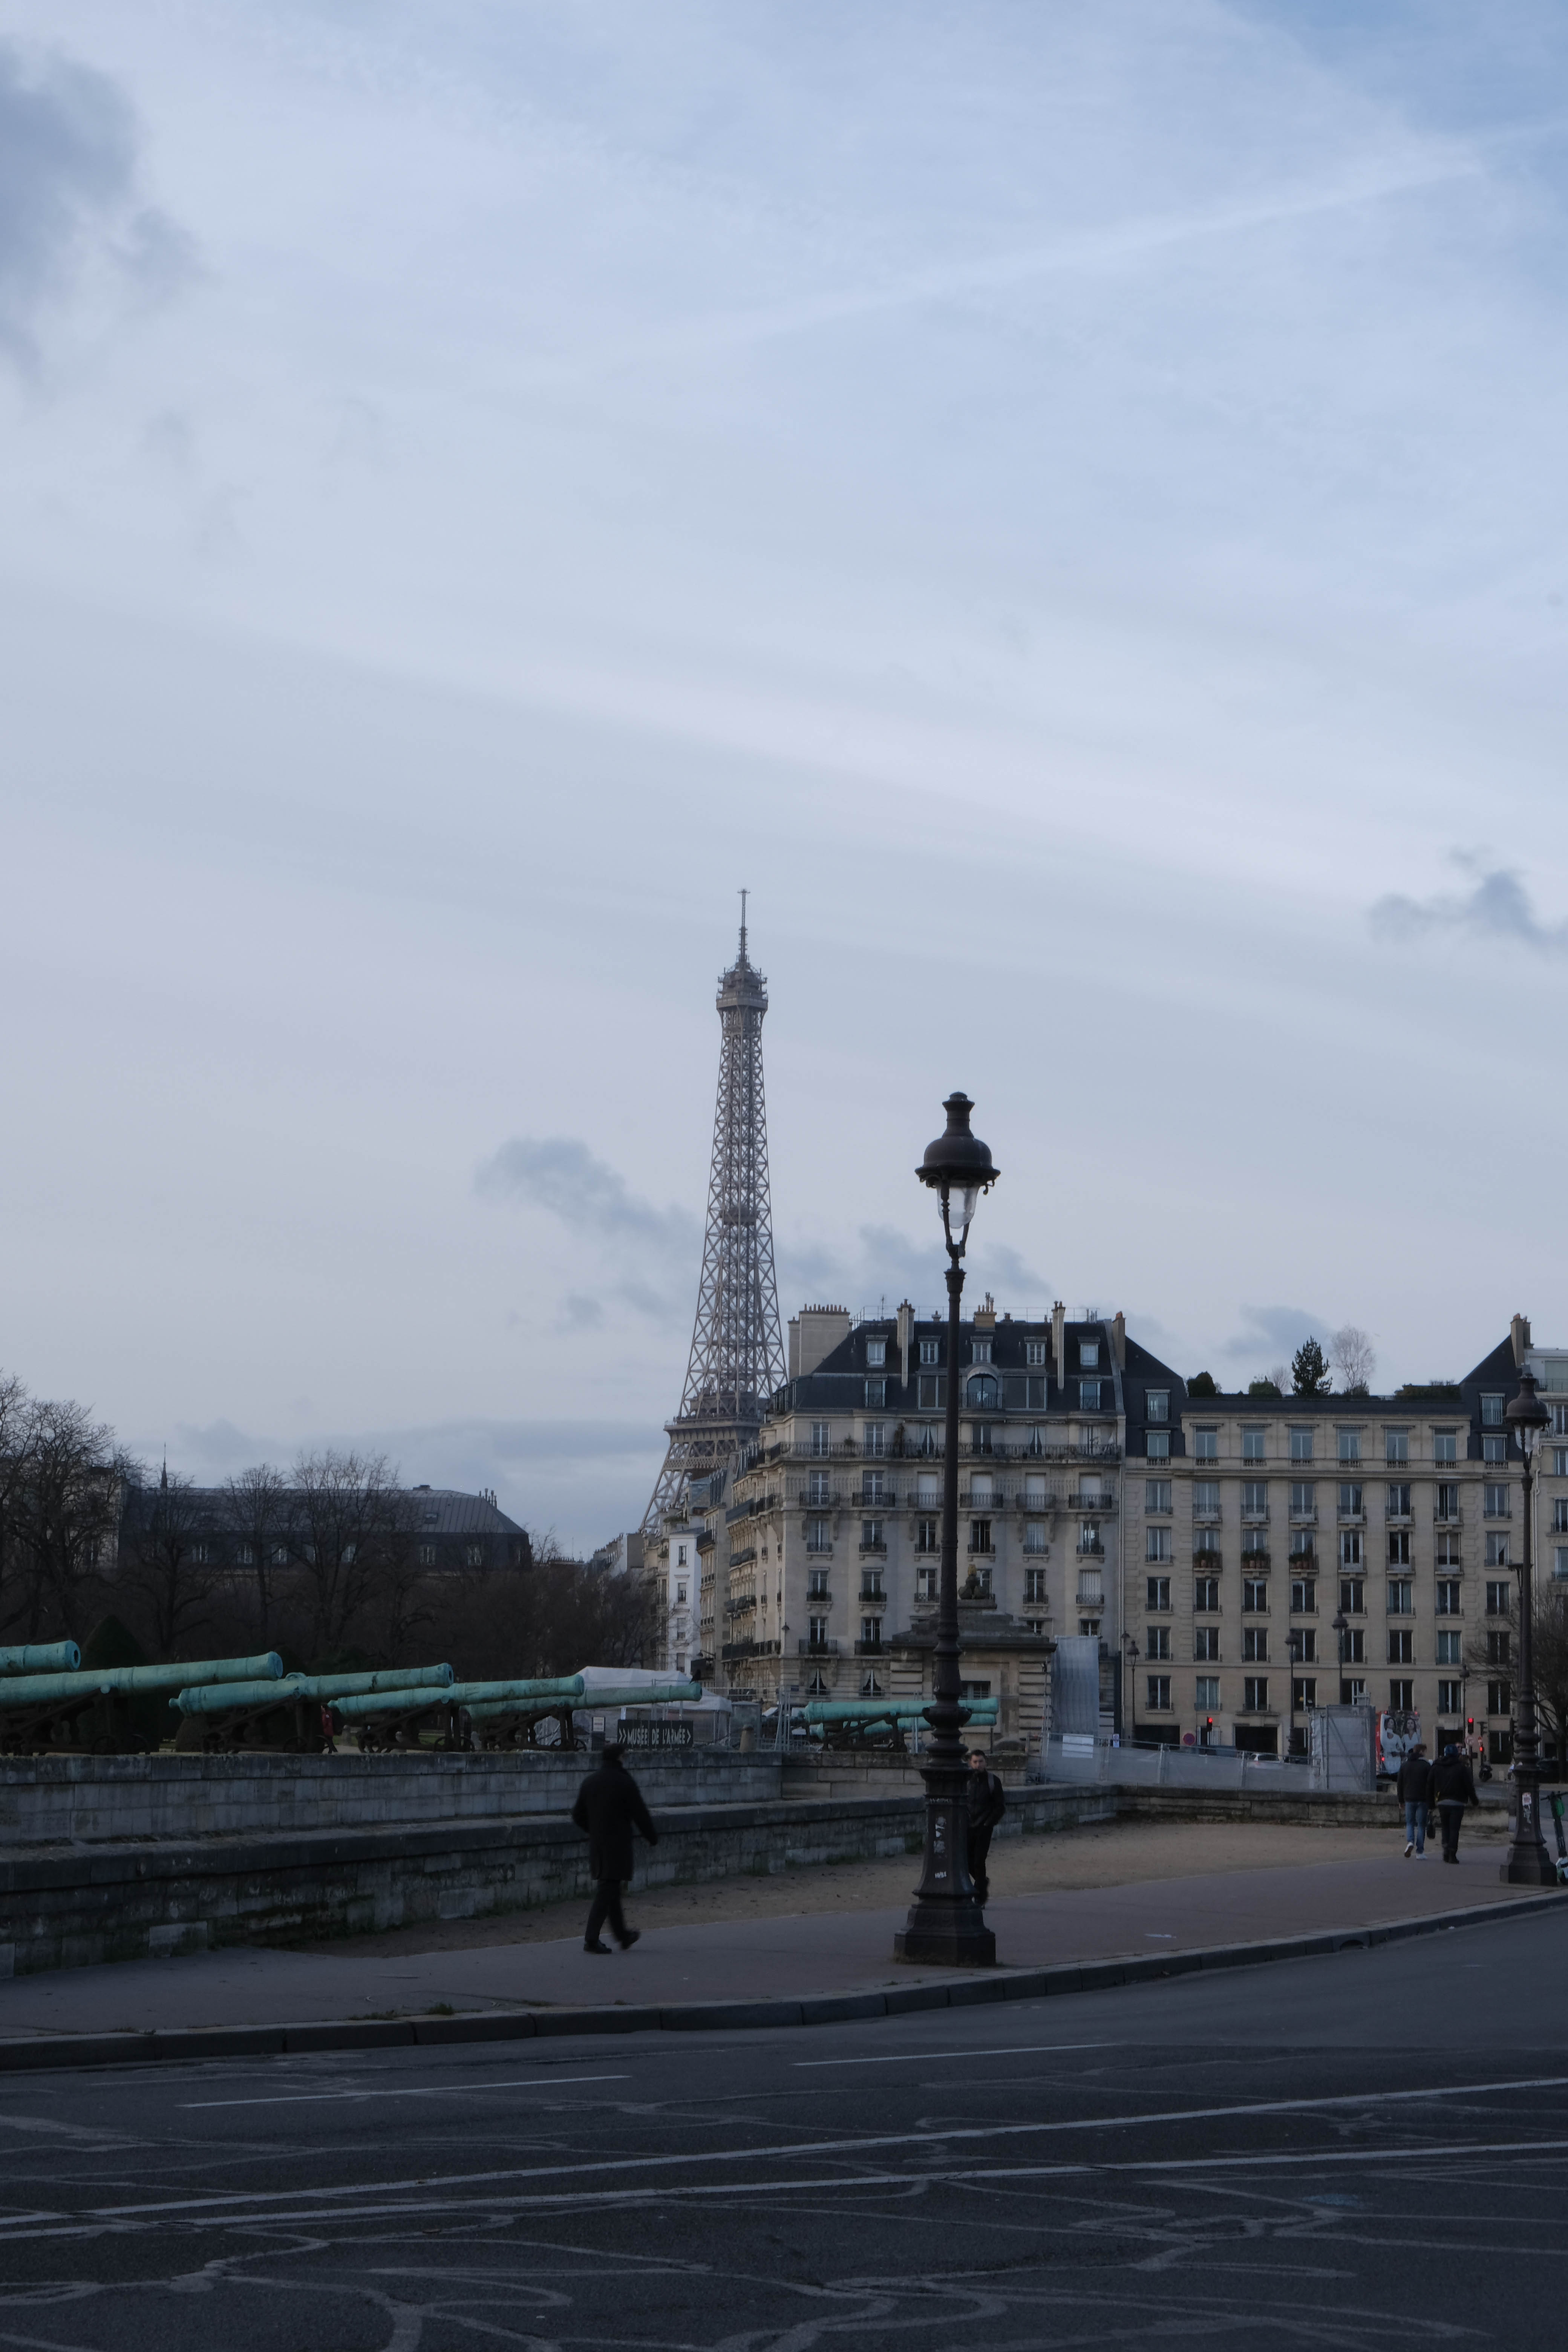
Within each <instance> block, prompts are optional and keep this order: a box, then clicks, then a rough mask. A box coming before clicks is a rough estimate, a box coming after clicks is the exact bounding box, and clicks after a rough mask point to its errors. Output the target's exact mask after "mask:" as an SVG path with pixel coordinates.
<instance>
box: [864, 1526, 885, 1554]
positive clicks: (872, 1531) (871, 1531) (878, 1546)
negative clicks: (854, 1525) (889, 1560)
mask: <svg viewBox="0 0 1568 2352" xmlns="http://www.w3.org/2000/svg"><path fill="white" fill-rule="evenodd" d="M860 1549H861V1550H862V1551H886V1550H887V1549H888V1523H887V1521H886V1519H862V1520H861V1522H860Z"/></svg>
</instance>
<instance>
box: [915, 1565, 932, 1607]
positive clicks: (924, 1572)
mask: <svg viewBox="0 0 1568 2352" xmlns="http://www.w3.org/2000/svg"><path fill="white" fill-rule="evenodd" d="M915 1599H916V1600H917V1601H934V1600H935V1599H936V1570H935V1569H934V1568H931V1567H929V1566H928V1567H925V1568H917V1569H916V1570H915Z"/></svg>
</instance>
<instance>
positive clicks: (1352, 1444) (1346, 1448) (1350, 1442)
mask: <svg viewBox="0 0 1568 2352" xmlns="http://www.w3.org/2000/svg"><path fill="white" fill-rule="evenodd" d="M1340 1460H1341V1461H1342V1462H1359V1461H1360V1460H1361V1432H1360V1430H1359V1429H1342V1430H1341V1432H1340Z"/></svg>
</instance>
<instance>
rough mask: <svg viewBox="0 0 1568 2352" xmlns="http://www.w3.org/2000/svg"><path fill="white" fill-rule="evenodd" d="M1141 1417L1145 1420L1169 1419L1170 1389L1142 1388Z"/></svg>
mask: <svg viewBox="0 0 1568 2352" xmlns="http://www.w3.org/2000/svg"><path fill="white" fill-rule="evenodd" d="M1143 1418H1144V1420H1145V1421H1169V1420H1170V1418H1171V1391H1170V1390H1169V1389H1145V1390H1144V1391H1143Z"/></svg>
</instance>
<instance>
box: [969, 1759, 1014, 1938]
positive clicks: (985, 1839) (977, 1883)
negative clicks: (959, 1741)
mask: <svg viewBox="0 0 1568 2352" xmlns="http://www.w3.org/2000/svg"><path fill="white" fill-rule="evenodd" d="M1006 1810H1007V1792H1006V1790H1005V1789H1004V1788H1003V1786H1002V1783H1001V1781H1000V1780H998V1779H997V1778H996V1775H995V1773H994V1772H993V1771H992V1769H991V1768H990V1766H989V1765H988V1764H987V1762H986V1761H985V1751H984V1748H971V1749H970V1751H969V1875H970V1879H971V1881H972V1882H973V1887H974V1892H975V1893H976V1895H979V1897H980V1900H981V1901H982V1903H984V1902H986V1901H987V1900H988V1899H989V1897H990V1894H991V1881H990V1878H989V1877H988V1875H987V1874H986V1869H985V1864H986V1858H987V1856H988V1855H989V1853H990V1852H991V1832H992V1831H993V1830H994V1828H995V1826H996V1824H997V1822H999V1821H1000V1820H1001V1818H1002V1816H1003V1814H1004V1813H1005V1811H1006Z"/></svg>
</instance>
